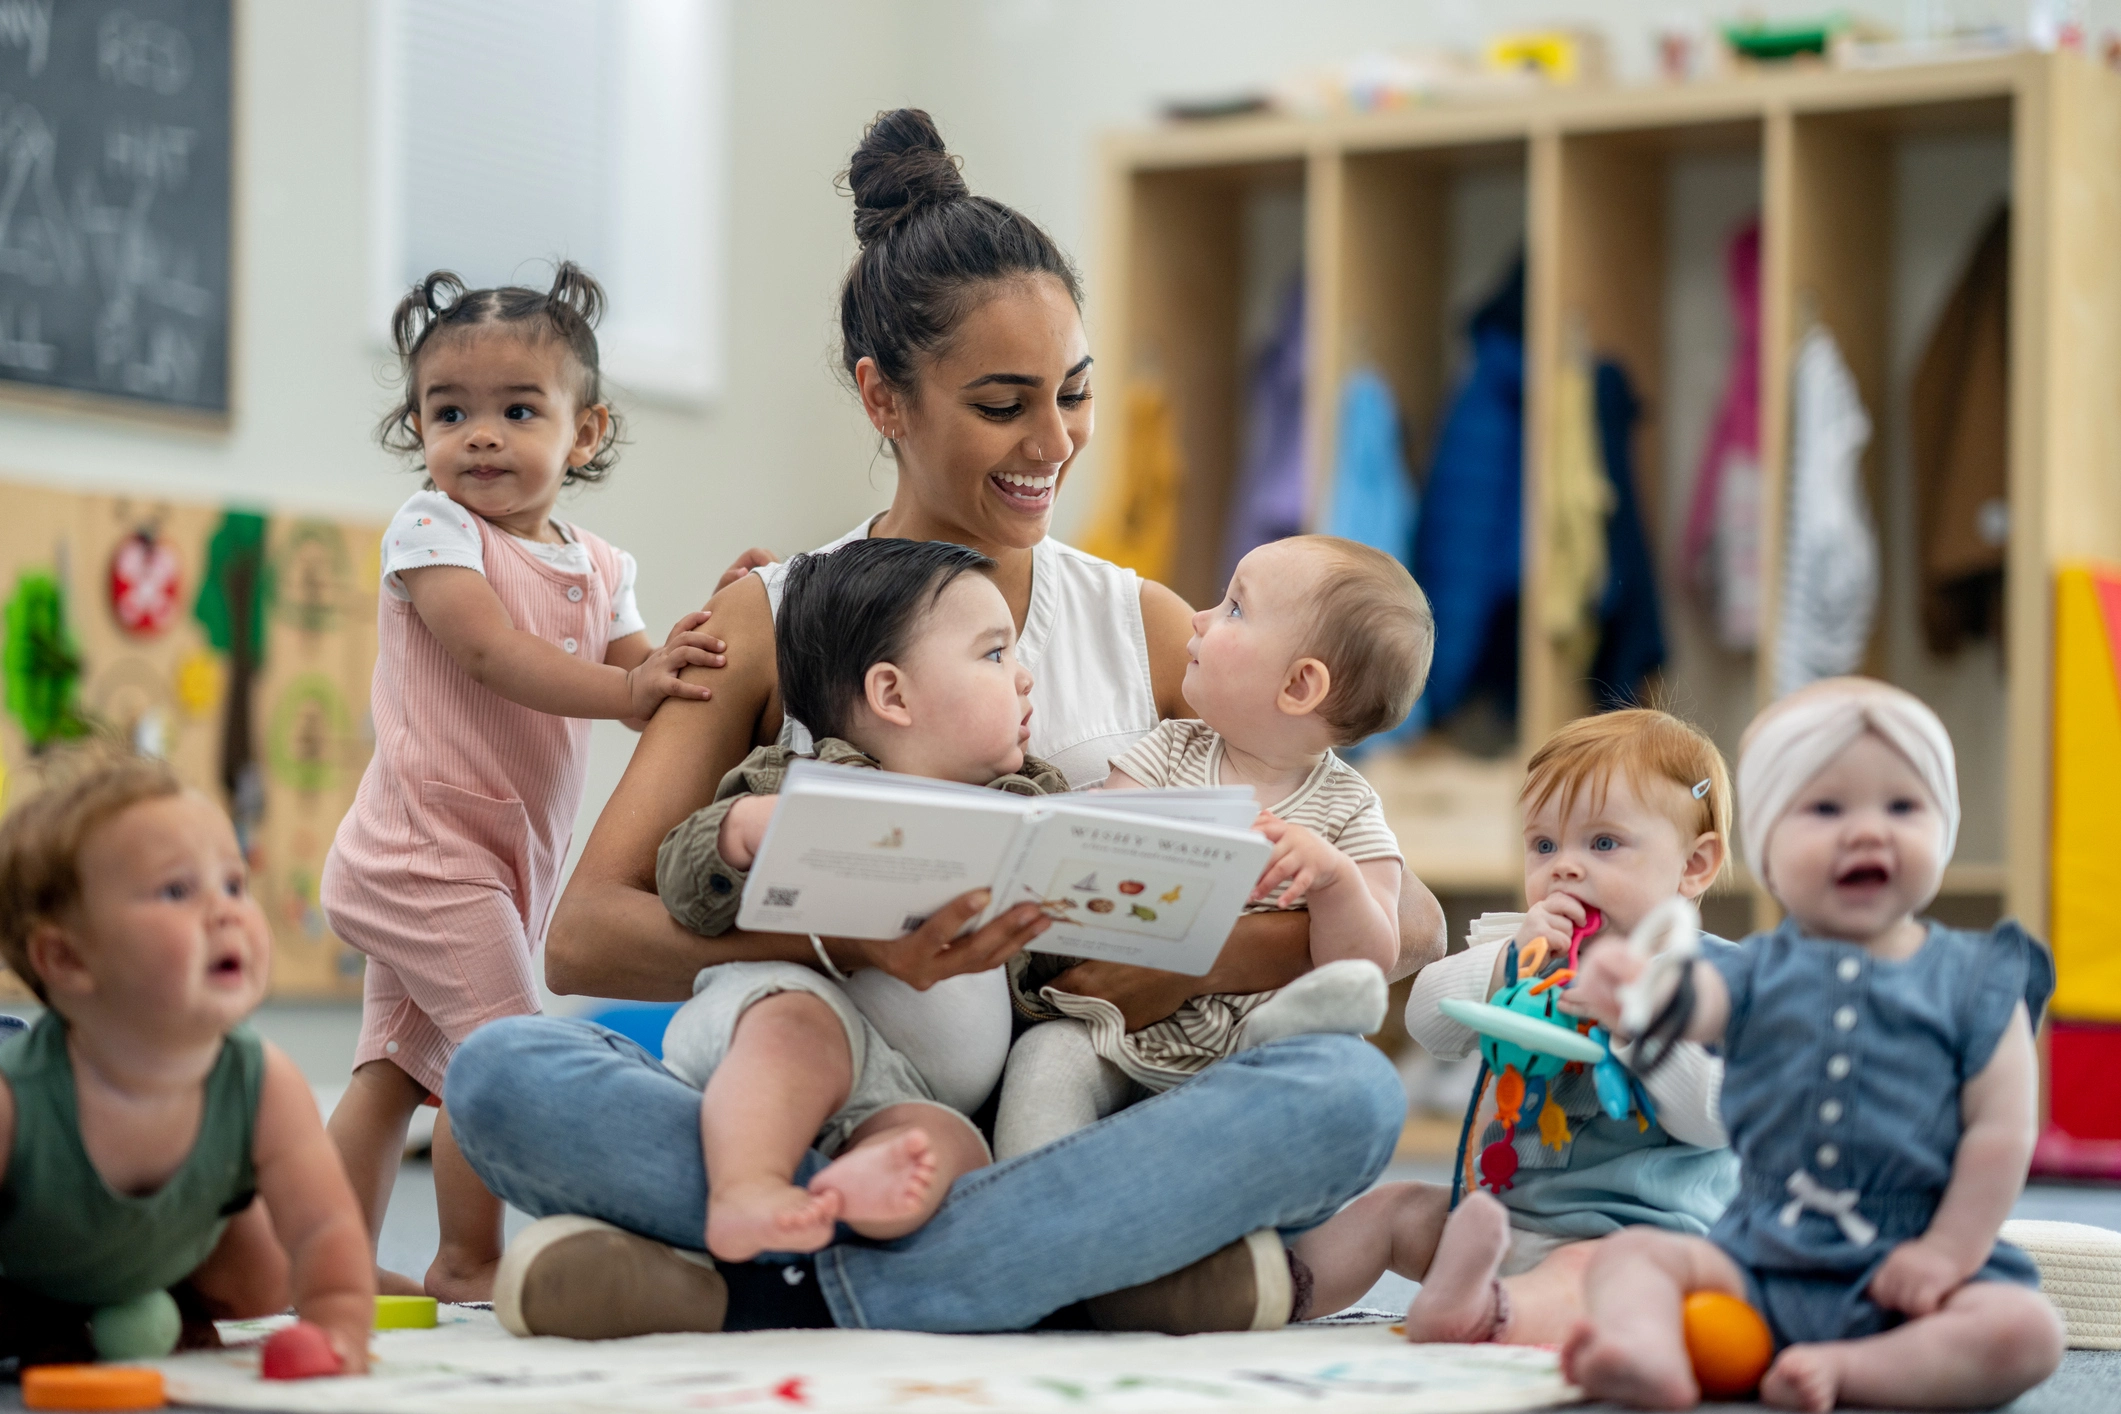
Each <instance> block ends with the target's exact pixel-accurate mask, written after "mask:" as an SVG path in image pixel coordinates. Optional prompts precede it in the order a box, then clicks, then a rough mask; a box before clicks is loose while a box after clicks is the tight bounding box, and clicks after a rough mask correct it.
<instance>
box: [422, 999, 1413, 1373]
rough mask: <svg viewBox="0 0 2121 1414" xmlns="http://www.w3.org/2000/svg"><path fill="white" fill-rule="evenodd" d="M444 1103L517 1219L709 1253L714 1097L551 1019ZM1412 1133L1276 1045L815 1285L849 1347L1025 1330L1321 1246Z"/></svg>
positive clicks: (841, 1252) (1025, 1168) (1312, 1059)
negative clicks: (1232, 1247) (1174, 1282)
mask: <svg viewBox="0 0 2121 1414" xmlns="http://www.w3.org/2000/svg"><path fill="white" fill-rule="evenodd" d="M444 1098H445V1099H446V1100H447V1102H448V1105H449V1114H450V1124H451V1126H452V1130H453V1132H454V1134H455V1136H456V1140H457V1143H458V1145H459V1147H461V1148H462V1149H463V1151H464V1155H465V1157H466V1158H467V1159H469V1160H470V1161H471V1166H472V1168H473V1169H475V1170H476V1171H477V1172H478V1174H479V1177H480V1178H482V1179H483V1180H485V1183H486V1186H487V1187H488V1188H490V1189H492V1190H493V1192H494V1193H496V1194H498V1195H499V1196H500V1197H502V1198H505V1199H506V1200H508V1201H509V1202H510V1203H513V1204H514V1205H515V1206H516V1207H518V1208H521V1209H522V1210H523V1211H525V1212H527V1213H530V1214H532V1215H534V1216H537V1217H550V1216H553V1215H555V1214H559V1213H580V1214H584V1215H587V1216H589V1217H595V1218H602V1219H603V1220H605V1221H606V1222H610V1223H615V1224H617V1225H618V1226H620V1227H623V1228H626V1229H628V1230H629V1231H632V1232H637V1233H640V1234H642V1235H644V1236H647V1237H652V1238H655V1239H657V1240H658V1241H662V1242H667V1243H670V1244H671V1245H672V1246H676V1247H687V1248H691V1249H694V1250H699V1249H700V1248H701V1247H702V1246H703V1244H704V1240H705V1234H704V1231H703V1229H704V1225H705V1221H706V1214H707V1172H706V1168H705V1165H704V1163H703V1162H702V1160H701V1157H700V1092H699V1091H697V1090H695V1089H693V1088H692V1087H691V1086H689V1085H687V1084H685V1083H684V1082H683V1081H681V1080H679V1079H677V1078H676V1077H675V1076H673V1075H671V1074H670V1072H669V1071H667V1070H665V1069H663V1067H662V1066H661V1064H659V1063H658V1062H657V1061H656V1059H655V1058H654V1057H653V1056H651V1055H649V1054H648V1052H647V1051H645V1050H643V1049H642V1048H641V1047H640V1046H638V1045H636V1044H634V1043H633V1042H632V1041H629V1040H627V1039H626V1038H624V1037H623V1036H620V1035H618V1034H616V1033H614V1032H611V1031H607V1030H605V1029H604V1028H603V1027H601V1026H594V1025H591V1024H589V1023H587V1022H581V1021H570V1020H565V1019H562V1018H557V1017H544V1016H526V1017H513V1018H510V1019H508V1020H505V1021H497V1022H494V1023H492V1024H491V1025H489V1026H486V1027H484V1028H483V1029H481V1030H479V1031H478V1032H476V1033H474V1034H473V1035H472V1036H471V1037H470V1039H468V1040H467V1041H466V1042H465V1043H464V1045H463V1047H462V1048H461V1049H460V1050H459V1051H458V1052H457V1054H456V1057H455V1059H454V1060H453V1061H452V1063H451V1064H450V1067H449V1076H448V1080H447V1083H446V1086H445V1093H444ZM1405 1115H1406V1093H1405V1091H1404V1090H1403V1089H1402V1088H1401V1086H1400V1082H1399V1077H1398V1076H1397V1075H1396V1074H1395V1073H1394V1072H1393V1070H1392V1067H1391V1065H1390V1064H1389V1063H1388V1062H1387V1061H1386V1060H1385V1058H1384V1057H1383V1055H1381V1054H1380V1053H1379V1052H1378V1051H1377V1050H1376V1049H1375V1048H1374V1047H1372V1046H1370V1045H1369V1044H1368V1043H1366V1042H1364V1041H1361V1040H1358V1039H1356V1038H1354V1037H1351V1036H1297V1037H1292V1038H1290V1039H1288V1040H1283V1041H1276V1042H1274V1043H1272V1044H1271V1045H1267V1046H1262V1047H1260V1048H1258V1049H1257V1050H1251V1051H1245V1052H1243V1053H1241V1054H1239V1055H1236V1056H1233V1057H1231V1058H1229V1059H1227V1060H1223V1061H1219V1062H1217V1063H1216V1064H1214V1065H1212V1066H1210V1067H1209V1068H1208V1069H1207V1070H1206V1071H1204V1072H1203V1073H1202V1074H1201V1075H1199V1076H1198V1077H1196V1078H1195V1079H1193V1080H1190V1081H1188V1082H1186V1083H1185V1084H1183V1085H1180V1086H1178V1087H1177V1088H1176V1089H1173V1090H1168V1091H1166V1092H1164V1093H1163V1094H1161V1095H1157V1096H1154V1097H1152V1098H1150V1099H1147V1100H1144V1101H1142V1102H1141V1103H1139V1104H1137V1105H1134V1106H1131V1107H1130V1108H1128V1109H1124V1110H1121V1111H1120V1112H1119V1113H1118V1114H1116V1115H1113V1116H1112V1117H1111V1118H1109V1119H1106V1120H1102V1121H1100V1122H1099V1123H1097V1124H1094V1125H1092V1126H1091V1127H1090V1128H1088V1129H1084V1130H1078V1131H1077V1132H1076V1133H1074V1134H1071V1135H1069V1136H1068V1137H1067V1138H1065V1139H1062V1140H1060V1141H1059V1142H1057V1143H1054V1144H1050V1145H1048V1146H1046V1147H1045V1148H1043V1149H1039V1150H1036V1151H1035V1152H1032V1153H1029V1154H1024V1155H1022V1156H1020V1157H1018V1158H1015V1159H1011V1160H1010V1161H1008V1162H1007V1163H1001V1164H995V1165H993V1166H992V1167H989V1168H984V1169H980V1170H977V1171H976V1172H973V1173H969V1174H967V1175H965V1176H964V1177H963V1178H960V1179H959V1180H958V1181H957V1183H956V1184H955V1185H954V1186H953V1187H952V1188H951V1190H950V1196H949V1198H948V1199H947V1200H946V1201H945V1202H944V1204H943V1206H942V1209H941V1210H940V1211H939V1212H937V1213H936V1215H935V1217H934V1218H933V1219H932V1220H931V1221H930V1222H929V1223H928V1225H927V1226H925V1227H923V1228H922V1229H921V1230H920V1231H918V1232H916V1233H913V1234H911V1235H910V1236H907V1237H904V1238H900V1239H898V1240H897V1241H894V1242H881V1243H878V1242H868V1241H864V1240H862V1239H858V1238H857V1239H851V1240H848V1241H842V1242H839V1243H837V1244H835V1245H834V1246H832V1247H829V1248H827V1249H826V1250H824V1251H823V1252H820V1253H818V1254H817V1275H818V1284H819V1287H820V1289H821V1290H822V1292H823V1294H824V1297H825V1300H826V1303H827V1304H828V1305H829V1307H830V1308H831V1311H832V1316H833V1319H834V1320H835V1321H836V1322H838V1323H839V1324H840V1325H842V1326H852V1327H869V1328H875V1329H888V1330H917V1331H1008V1330H1022V1329H1025V1328H1027V1327H1029V1326H1031V1325H1033V1324H1034V1323H1035V1322H1037V1321H1038V1320H1039V1319H1040V1318H1041V1317H1044V1316H1046V1315H1048V1314H1049V1313H1051V1312H1053V1311H1057V1310H1059V1309H1060V1308H1061V1307H1063V1306H1067V1305H1069V1304H1071V1303H1073V1302H1076V1301H1080V1300H1082V1299H1084V1298H1085V1297H1090V1296H1096V1295H1099V1294H1101V1293H1104V1292H1107V1291H1116V1290H1118V1289H1120V1288H1122V1287H1128V1286H1134V1285H1137V1284H1139V1283H1141V1282H1145V1281H1150V1280H1152V1279H1154V1278H1156V1277H1159V1276H1162V1275H1164V1274H1165V1273H1167V1272H1173V1271H1176V1270H1178V1269H1179V1268H1180V1267H1183V1266H1186V1265H1187V1264H1188V1263H1191V1262H1195V1261H1198V1260H1199V1259H1200V1258H1202V1257H1205V1256H1207V1255H1208V1254H1209V1253H1211V1252H1214V1251H1216V1250H1218V1249H1219V1248H1222V1247H1224V1246H1226V1245H1228V1244H1229V1243H1231V1242H1234V1241H1236V1240H1237V1239H1238V1238H1240V1237H1242V1236H1244V1235H1245V1234H1246V1233H1248V1232H1253V1231H1256V1230H1257V1229H1259V1228H1265V1227H1271V1228H1278V1229H1280V1230H1281V1231H1282V1232H1283V1233H1284V1234H1294V1233H1299V1232H1303V1231H1305V1230H1307V1229H1309V1228H1312V1227H1315V1226H1317V1225H1318V1224H1319V1223H1321V1222H1324V1221H1325V1220H1326V1219H1327V1218H1329V1217H1331V1216H1332V1215H1333V1214H1334V1212H1336V1211H1337V1210H1338V1209H1339V1208H1340V1206H1341V1205H1342V1204H1343V1203H1346V1202H1347V1201H1348V1200H1349V1199H1351V1198H1353V1197H1355V1196H1356V1195H1357V1194H1359V1193H1361V1192H1363V1191H1364V1190H1365V1189H1367V1188H1368V1187H1369V1186H1370V1185H1371V1183H1373V1182H1374V1181H1375V1180H1376V1178H1377V1175H1378V1174H1379V1173H1380V1172H1382V1171H1383V1169H1384V1166H1385V1164H1386V1163H1387V1162H1388V1161H1389V1160H1390V1158H1391V1156H1392V1149H1393V1146H1394V1144H1395V1142H1396V1141H1397V1139H1398V1137H1399V1130H1400V1125H1401V1123H1402V1122H1403V1120H1404V1118H1405ZM821 1162H822V1160H820V1159H818V1158H817V1156H816V1155H812V1156H811V1164H812V1165H815V1164H816V1163H821ZM806 1171H807V1169H806Z"/></svg>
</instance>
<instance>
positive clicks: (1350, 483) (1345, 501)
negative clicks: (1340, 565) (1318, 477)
mask: <svg viewBox="0 0 2121 1414" xmlns="http://www.w3.org/2000/svg"><path fill="white" fill-rule="evenodd" d="M1415 515H1416V503H1415V497H1414V479H1413V477H1411V476H1410V475H1409V474H1408V472H1407V459H1406V453H1405V449H1404V445H1403V442H1402V439H1401V436H1400V430H1399V406H1398V404H1397V403H1396V402H1395V401H1394V399H1393V397H1392V387H1391V385H1390V384H1388V383H1386V382H1385V380H1384V377H1383V375H1382V374H1380V373H1379V372H1378V371H1377V370H1376V369H1374V368H1367V367H1365V368H1358V369H1356V370H1355V371H1354V372H1353V373H1351V374H1349V375H1348V381H1347V383H1346V384H1345V385H1344V386H1343V387H1342V388H1341V390H1340V435H1339V438H1338V440H1337V447H1336V451H1335V456H1334V468H1333V505H1332V509H1331V511H1330V512H1329V513H1328V515H1327V518H1326V533H1327V534H1328V535H1338V536H1340V537H1341V538H1342V539H1345V540H1354V541H1357V542H1359V543H1361V544H1364V545H1368V546H1370V547H1371V548H1373V549H1377V550H1382V551H1384V552H1385V553H1386V554H1387V555H1390V556H1391V557H1392V558H1393V559H1395V560H1398V561H1399V562H1400V563H1401V564H1406V563H1407V562H1408V561H1409V560H1411V559H1412V558H1413V556H1414V518H1415Z"/></svg>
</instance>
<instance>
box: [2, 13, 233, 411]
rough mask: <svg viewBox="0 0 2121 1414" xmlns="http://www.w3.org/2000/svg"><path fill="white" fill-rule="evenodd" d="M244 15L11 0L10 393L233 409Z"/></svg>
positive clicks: (6, 18) (7, 98)
mask: <svg viewBox="0 0 2121 1414" xmlns="http://www.w3.org/2000/svg"><path fill="white" fill-rule="evenodd" d="M230 52H231V51H230V43H229V0H117V2H116V3H95V2H94V0H65V3H58V0H0V382H12V383H23V384H33V385H37V386H41V387H48V388H65V389H72V390H77V391H84V392H94V393H106V394H112V395H115V396H119V397H125V398H135V399H141V400H145V401H148V402H152V403H159V404H164V405H169V406H175V407H184V408H197V409H204V410H209V411H219V410H223V409H225V408H226V407H227V406H228V309H229V300H228V289H229V193H230V182H229V167H230V134H229V93H230V79H231V73H230Z"/></svg>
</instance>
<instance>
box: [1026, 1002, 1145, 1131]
mask: <svg viewBox="0 0 2121 1414" xmlns="http://www.w3.org/2000/svg"><path fill="white" fill-rule="evenodd" d="M1133 1097H1134V1082H1133V1081H1132V1080H1130V1079H1128V1078H1127V1073H1126V1072H1125V1071H1123V1070H1121V1069H1120V1068H1119V1067H1118V1066H1116V1065H1114V1064H1112V1062H1110V1061H1108V1060H1106V1059H1105V1058H1104V1057H1103V1056H1101V1055H1099V1054H1098V1053H1097V1050H1096V1048H1095V1047H1093V1046H1092V1045H1091V1044H1090V1028H1089V1027H1087V1026H1085V1025H1083V1023H1081V1022H1080V1021H1075V1020H1072V1019H1070V1020H1065V1021H1042V1022H1040V1023H1039V1024H1038V1025H1036V1026H1034V1027H1032V1028H1031V1029H1030V1030H1029V1031H1026V1032H1025V1033H1024V1034H1023V1035H1021V1036H1019V1037H1017V1038H1016V1044H1015V1045H1014V1046H1013V1047H1011V1048H1010V1051H1009V1065H1008V1068H1007V1069H1006V1070H1004V1071H1003V1072H1002V1098H1001V1105H1000V1108H999V1109H998V1110H997V1112H996V1114H995V1117H994V1158H995V1161H996V1162H997V1163H998V1162H1000V1161H1001V1160H1003V1159H1013V1158H1015V1157H1016V1156H1017V1155H1018V1154H1028V1153H1030V1152H1031V1151H1032V1150H1033V1149H1042V1148H1044V1147H1045V1146H1046V1145H1048V1144H1051V1143H1052V1142H1053V1141H1054V1140H1056V1139H1059V1138H1061V1137H1062V1136H1063V1135H1068V1134H1073V1133H1074V1132H1075V1131H1076V1130H1078V1129H1086V1128H1088V1127H1089V1126H1090V1125H1093V1124H1095V1123H1097V1122H1098V1121H1099V1120H1101V1119H1103V1118H1104V1117H1105V1116H1106V1115H1108V1114H1112V1113H1114V1112H1115V1111H1117V1110H1120V1109H1122V1108H1124V1107H1125V1106H1126V1104H1127V1102H1128V1101H1129V1100H1131V1099H1132V1098H1133Z"/></svg>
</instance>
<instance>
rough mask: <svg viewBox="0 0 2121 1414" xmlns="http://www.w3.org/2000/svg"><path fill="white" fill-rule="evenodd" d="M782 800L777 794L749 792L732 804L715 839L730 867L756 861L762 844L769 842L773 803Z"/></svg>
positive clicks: (747, 865) (748, 865)
mask: <svg viewBox="0 0 2121 1414" xmlns="http://www.w3.org/2000/svg"><path fill="white" fill-rule="evenodd" d="M779 800H780V797H779V796H777V795H747V796H742V797H740V798H738V800H737V801H736V803H735V804H734V805H731V806H730V807H729V813H728V814H726V815H724V816H723V817H722V829H721V833H720V834H718V835H717V836H716V837H715V842H714V844H715V848H716V849H717V850H719V851H720V852H721V855H722V862H723V863H724V864H727V865H728V866H729V867H730V868H731V869H749V868H750V867H751V866H752V865H753V864H754V863H755V862H757V860H758V857H759V846H760V845H762V844H764V843H765V842H766V827H767V826H768V825H770V824H772V823H773V807H774V804H775V803H776V802H777V801H779Z"/></svg>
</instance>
